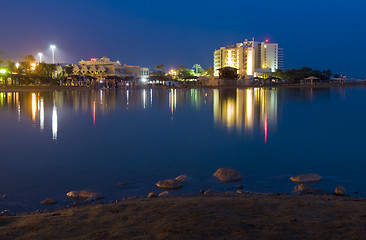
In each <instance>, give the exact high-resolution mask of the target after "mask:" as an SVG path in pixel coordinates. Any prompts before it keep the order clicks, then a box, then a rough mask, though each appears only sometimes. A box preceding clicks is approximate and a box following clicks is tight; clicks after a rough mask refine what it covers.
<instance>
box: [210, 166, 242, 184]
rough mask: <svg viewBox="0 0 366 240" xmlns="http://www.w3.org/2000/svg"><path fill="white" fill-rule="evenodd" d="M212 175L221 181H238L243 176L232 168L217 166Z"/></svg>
mask: <svg viewBox="0 0 366 240" xmlns="http://www.w3.org/2000/svg"><path fill="white" fill-rule="evenodd" d="M213 175H214V176H215V177H216V178H218V179H219V180H220V181H222V182H238V181H241V180H242V179H243V178H244V176H243V175H242V174H241V173H239V172H238V171H236V170H235V169H233V168H219V169H218V170H217V171H216V172H215V173H214V174H213Z"/></svg>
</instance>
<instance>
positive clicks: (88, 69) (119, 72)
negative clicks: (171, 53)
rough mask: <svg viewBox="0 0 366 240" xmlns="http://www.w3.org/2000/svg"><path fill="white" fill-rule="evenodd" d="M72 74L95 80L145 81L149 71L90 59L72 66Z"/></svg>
mask: <svg viewBox="0 0 366 240" xmlns="http://www.w3.org/2000/svg"><path fill="white" fill-rule="evenodd" d="M73 67H74V68H73V72H74V74H80V73H81V74H82V75H91V76H93V77H97V78H99V79H100V78H105V77H114V76H116V77H123V78H126V77H128V78H133V79H139V80H142V81H145V80H147V79H148V78H149V75H150V73H149V69H148V68H143V67H140V66H130V65H126V64H124V65H121V63H120V62H119V61H116V62H112V61H111V60H110V58H107V57H102V58H92V59H90V60H89V61H84V60H81V61H80V62H79V64H78V65H74V66H73Z"/></svg>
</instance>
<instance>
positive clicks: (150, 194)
mask: <svg viewBox="0 0 366 240" xmlns="http://www.w3.org/2000/svg"><path fill="white" fill-rule="evenodd" d="M147 197H148V198H155V197H157V196H156V193H154V192H151V193H149V194H147Z"/></svg>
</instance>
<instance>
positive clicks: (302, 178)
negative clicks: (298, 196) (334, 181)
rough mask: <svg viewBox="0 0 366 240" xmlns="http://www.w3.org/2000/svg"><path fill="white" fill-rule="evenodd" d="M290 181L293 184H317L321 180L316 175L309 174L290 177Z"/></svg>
mask: <svg viewBox="0 0 366 240" xmlns="http://www.w3.org/2000/svg"><path fill="white" fill-rule="evenodd" d="M290 180H291V181H293V182H295V183H307V182H319V181H321V180H322V177H321V176H320V175H318V174H316V173H310V174H301V175H297V176H295V177H290Z"/></svg>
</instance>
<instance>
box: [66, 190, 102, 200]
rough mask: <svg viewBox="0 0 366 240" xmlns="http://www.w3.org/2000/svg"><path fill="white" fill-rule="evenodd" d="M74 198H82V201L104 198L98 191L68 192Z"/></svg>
mask: <svg viewBox="0 0 366 240" xmlns="http://www.w3.org/2000/svg"><path fill="white" fill-rule="evenodd" d="M66 195H67V196H68V197H69V198H71V199H72V200H82V201H86V200H88V201H93V200H100V199H103V196H102V195H100V194H99V193H96V192H89V191H86V190H81V191H71V192H68V193H67V194H66Z"/></svg>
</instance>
